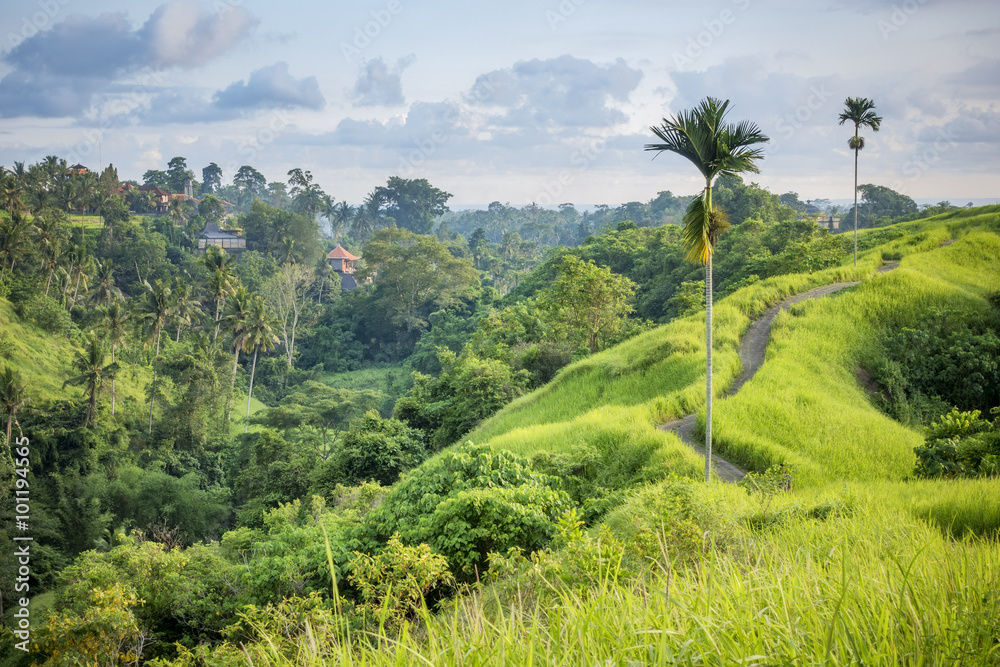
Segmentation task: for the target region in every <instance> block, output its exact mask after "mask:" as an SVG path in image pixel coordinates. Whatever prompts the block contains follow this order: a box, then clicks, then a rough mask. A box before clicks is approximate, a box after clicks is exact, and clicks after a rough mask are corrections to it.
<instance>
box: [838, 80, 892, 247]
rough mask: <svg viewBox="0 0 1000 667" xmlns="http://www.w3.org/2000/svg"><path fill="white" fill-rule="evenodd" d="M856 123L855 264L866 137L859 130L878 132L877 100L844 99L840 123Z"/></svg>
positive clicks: (852, 140) (850, 143)
mask: <svg viewBox="0 0 1000 667" xmlns="http://www.w3.org/2000/svg"><path fill="white" fill-rule="evenodd" d="M848 121H850V122H852V123H854V136H853V137H851V138H850V139H848V140H847V145H848V146H849V147H850V149H851V150H853V151H854V266H857V265H858V153H860V152H861V149H862V148H864V147H865V138H864V137H862V136H861V135H860V134H859V132H860V131H861V128H862V127H870V128H871V129H872V132H878V130H879V128H880V127H881V126H882V117H881V116H879V115H876V113H875V102H873V101H871V100H870V99H868V98H867V97H848V98H847V99H846V100H845V101H844V112H843V113H841V114H840V124H841V125H843V124H844V123H846V122H848Z"/></svg>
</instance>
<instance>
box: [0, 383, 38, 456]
mask: <svg viewBox="0 0 1000 667" xmlns="http://www.w3.org/2000/svg"><path fill="white" fill-rule="evenodd" d="M26 390H27V385H25V384H24V378H22V377H21V373H20V371H17V370H15V369H13V368H11V367H9V366H4V367H3V370H0V410H2V411H3V413H4V414H5V415H7V441H6V443H7V446H8V447H9V446H10V444H11V442H10V434H11V426H12V425H13V424H17V413H18V412H20V411H21V410H22V409H23V408H25V407H27V406H28V405H29V404H30V403H31V398H30V397H29V396H28V392H27V391H26ZM17 428H18V430H19V431H20V430H21V427H20V425H18V427H17Z"/></svg>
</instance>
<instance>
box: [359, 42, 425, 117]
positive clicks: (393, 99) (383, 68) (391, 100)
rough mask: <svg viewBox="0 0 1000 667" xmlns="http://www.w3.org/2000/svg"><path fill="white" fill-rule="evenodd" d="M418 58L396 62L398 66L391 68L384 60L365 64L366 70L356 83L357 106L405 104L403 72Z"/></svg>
mask: <svg viewBox="0 0 1000 667" xmlns="http://www.w3.org/2000/svg"><path fill="white" fill-rule="evenodd" d="M414 60H416V58H415V57H414V56H412V55H410V56H405V57H403V58H400V59H399V60H397V61H396V66H395V67H393V68H391V69H390V68H389V66H388V65H386V63H385V61H384V60H382V58H374V59H372V60H369V61H367V62H365V69H364V71H363V72H361V74H360V75H359V76H358V80H357V81H356V82H355V83H354V96H355V98H356V100H357V101H356V102H355V105H356V106H359V107H373V106H387V107H390V106H400V105H402V104H405V102H406V100H405V98H404V97H403V86H402V76H403V70H405V69H406V68H407V67H409V66H410V65H411V64H413V61H414Z"/></svg>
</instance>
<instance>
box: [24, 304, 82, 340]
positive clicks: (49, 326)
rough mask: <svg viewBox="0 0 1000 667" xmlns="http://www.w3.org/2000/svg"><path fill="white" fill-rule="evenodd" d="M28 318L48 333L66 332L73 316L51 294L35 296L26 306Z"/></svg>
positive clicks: (25, 311)
mask: <svg viewBox="0 0 1000 667" xmlns="http://www.w3.org/2000/svg"><path fill="white" fill-rule="evenodd" d="M24 314H25V317H26V319H28V320H30V321H31V322H33V323H34V324H35V325H36V326H37V327H38V328H40V329H42V330H43V331H47V332H48V333H66V332H67V331H69V328H70V324H71V323H72V321H73V320H72V318H71V317H70V314H69V313H67V312H66V309H65V308H63V307H62V305H61V304H60V303H59V302H58V301H56V300H55V299H53V298H52V297H50V296H45V295H40V296H36V297H35V298H33V299H32V300H31V301H30V302H29V303H28V304H27V305H26V306H25V308H24Z"/></svg>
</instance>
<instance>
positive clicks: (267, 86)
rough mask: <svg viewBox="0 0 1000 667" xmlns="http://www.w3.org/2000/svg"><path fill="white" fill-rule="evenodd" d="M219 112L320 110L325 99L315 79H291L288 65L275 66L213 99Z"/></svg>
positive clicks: (254, 74)
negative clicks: (294, 108)
mask: <svg viewBox="0 0 1000 667" xmlns="http://www.w3.org/2000/svg"><path fill="white" fill-rule="evenodd" d="M213 99H214V106H215V107H216V108H218V109H274V108H292V107H305V108H306V109H316V110H319V109H322V108H323V107H325V106H326V99H325V98H324V97H323V94H322V93H321V92H320V91H319V82H317V81H316V77H315V76H309V77H306V78H304V79H296V78H294V77H293V76H292V75H291V74H290V73H289V71H288V63H286V62H277V63H275V64H273V65H271V66H270V67H263V68H261V69H259V70H256V71H254V72H252V73H251V74H250V79H249V80H247V81H236V82H234V83H232V84H230V85H229V86H228V87H227V88H226V89H225V90H220V91H218V92H216V93H215V95H214V96H213Z"/></svg>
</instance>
